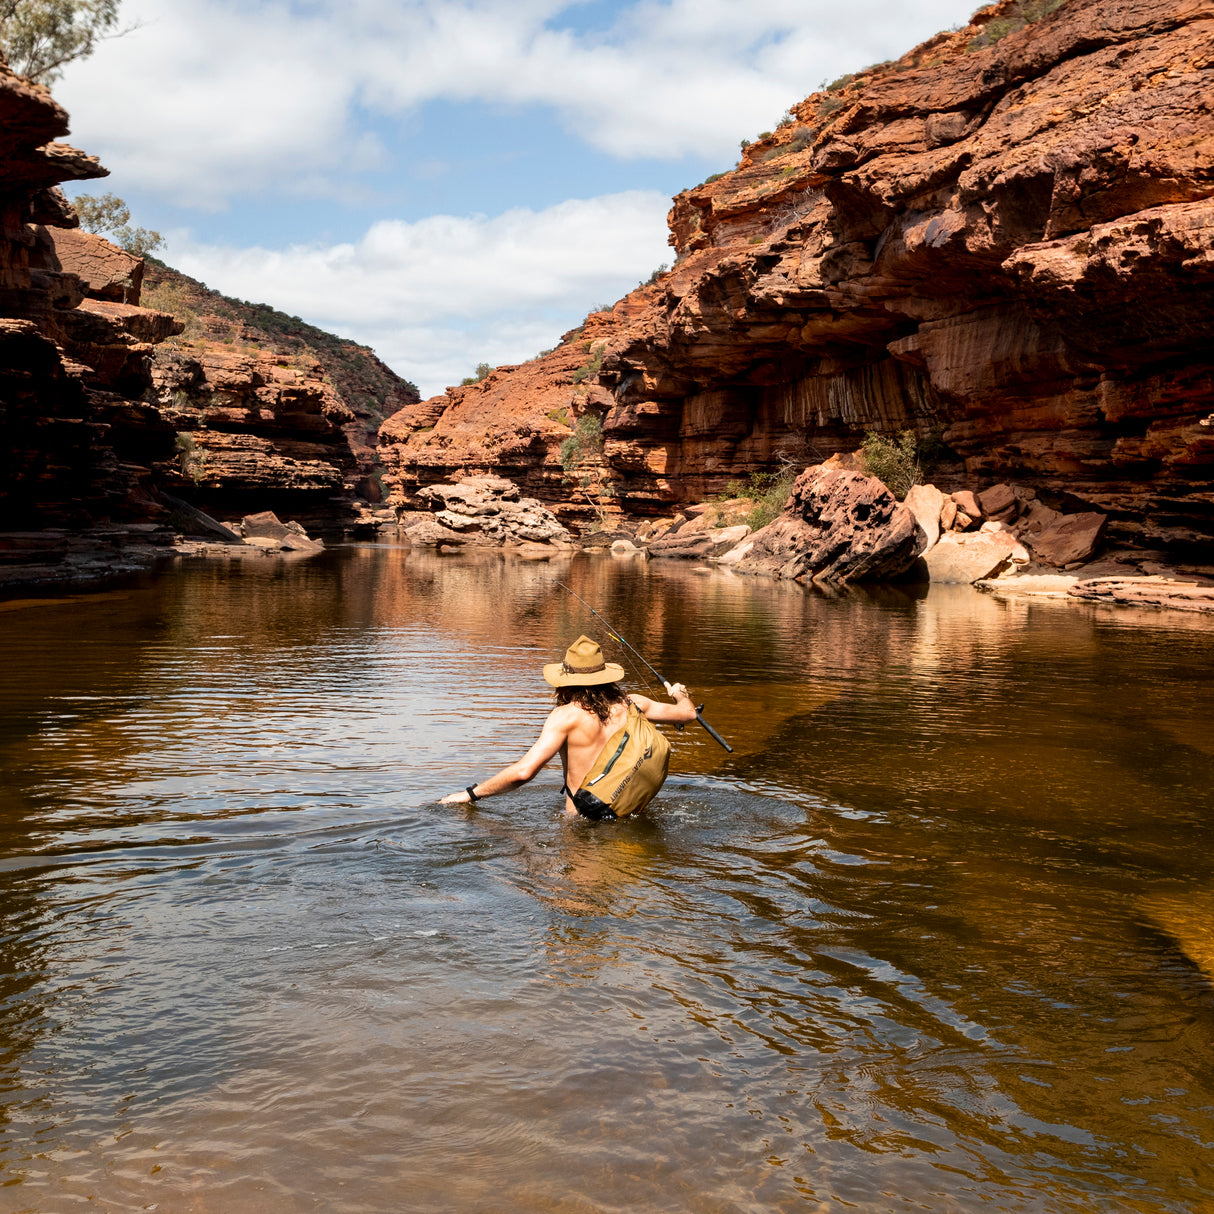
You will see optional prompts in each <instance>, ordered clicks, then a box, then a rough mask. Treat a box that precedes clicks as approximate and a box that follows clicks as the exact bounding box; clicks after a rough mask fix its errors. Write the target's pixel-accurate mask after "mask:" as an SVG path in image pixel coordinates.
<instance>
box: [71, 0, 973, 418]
mask: <svg viewBox="0 0 1214 1214" xmlns="http://www.w3.org/2000/svg"><path fill="white" fill-rule="evenodd" d="M974 6H975V0H963V2H960V3H959V2H958V0H849V2H848V3H842V4H841V3H839V2H838V0H573V2H570V0H124V3H123V6H122V15H121V20H122V25H123V27H124V28H125V29H126V32H125V33H124V34H122V36H120V37H115V38H111V39H108V40H107V41H105V42H103V43H102V44H101V45H100V47H99V49H98V50H97V52H96V53H95V54H94V55H93V56H92V57H91V58H89V59H87V60H83V61H81V62H79V63H76V64H72V65H70V66H69V67H68V68H67V70H66V71H65V73H64V75H63V78H62V80H60V81H59V82H58V83H57V84H56V85H54V88H53V91H54V94H55V96H56V98H57V99H58V100H59V101H60V102H61V104H63V105H64V106H65V107H66V108H67V110H68V112H69V114H70V115H71V125H72V133H71V135H70V136H69V142H71V143H72V144H74V145H75V146H76V147H79V148H81V149H83V150H84V151H86V152H89V153H90V154H92V155H96V156H99V157H100V158H101V162H102V163H103V164H104V165H105V166H106V167H107V168H108V169H109V170H110V172H111V175H110V176H109V177H108V178H106V179H105V180H103V181H99V182H89V183H85V184H84V185H82V186H80V187H69V189H68V193H69V194H73V195H74V194H77V193H81V192H83V193H90V194H99V193H103V192H110V193H114V194H117V195H118V196H120V197H121V198H123V199H125V200H126V202H127V203H128V205H129V206H130V208H131V211H132V219H133V222H134V223H136V224H138V225H140V226H143V227H147V228H152V229H155V230H156V231H159V232H160V233H161V234H162V235H163V236H164V238H165V247H164V248H163V249H161V250H160V251H159V253H158V256H161V257H163V259H164V260H165V261H167V262H168V263H169V264H170V265H173V266H175V267H177V268H178V269H180V270H182V271H183V272H185V273H187V274H190V275H192V276H193V277H195V278H198V279H201V280H202V281H203V282H205V283H206V284H207V285H208V286H209V287H213V288H214V289H216V290H219V291H222V292H224V293H225V294H228V295H234V296H236V297H237V298H241V299H247V300H249V301H251V302H256V303H268V304H271V305H273V306H274V307H276V308H279V309H281V310H282V311H284V312H287V313H289V314H291V315H296V316H300V317H302V318H303V319H304V320H306V321H309V322H310V323H312V324H315V325H319V326H321V327H322V328H325V329H329V330H331V331H332V332H335V333H338V334H340V335H342V336H344V337H351V338H354V339H355V340H357V341H360V342H363V343H365V344H367V345H369V346H372V347H373V348H374V349H375V350H376V352H377V353H378V354H379V356H380V357H381V358H382V359H383V360H384V361H385V362H387V363H388V365H389V366H391V367H392V368H393V369H394V370H395V371H396V372H397V373H398V374H400V375H402V376H404V377H405V378H407V379H410V380H412V381H413V382H414V383H416V384H417V385H418V387H419V388H420V389H421V392H422V395H423V397H426V396H430V395H433V394H435V393H438V392H441V391H442V390H443V389H444V388H445V387H446V386H447V385H449V384H453V383H458V382H459V381H460V379H462V378H463V377H464V376H466V375H469V374H471V373H472V372H473V370H474V368H475V366H476V364H477V363H480V362H488V363H491V364H493V365H495V366H496V365H500V364H502V363H514V362H521V361H523V360H525V359H527V358H530V357H532V356H533V355H535V354H537V353H538V352H539V351H540V350H541V349H546V348H548V347H551V346H554V345H556V344H557V341H558V340H559V338H560V335H561V334H562V333H563V332H565V331H566V330H568V329H571V328H573V327H575V326H576V325H577V324H579V323H580V322H581V320H582V319H583V318H584V317H585V315H586V313H587V312H588V311H591V310H592V309H593V308H595V307H596V306H597V305H600V304H605V303H611V302H613V301H615V300H616V299H618V298H620V296H622V295H624V294H625V293H626V292H627V291H629V290H631V289H632V288H633V287H635V286H636V285H637V283H638V282H639V281H641V280H642V279H645V278H648V277H649V275H650V274H651V272H652V271H653V270H655V269H656V268H657V267H658V266H659V265H660V264H662V263H668V262H670V261H671V260H672V259H673V251H672V250H671V249H670V248H669V246H668V245H667V229H666V213H667V211H668V210H669V207H670V199H671V197H672V196H673V195H674V194H675V193H677V192H678V191H679V190H682V189H685V188H687V187H688V186H692V185H695V184H696V183H698V182H700V181H702V180H703V179H704V178H705V177H706V176H708V174H710V173H715V172H720V171H723V170H725V169H729V168H732V167H733V165H734V164H735V163H736V162H737V158H738V153H739V141H740V140H742V139H753V138H754V137H755V135H756V134H757V133H758V132H759V131H761V130H770V129H772V128H773V127H774V126H775V124H776V123H777V122H778V121H779V118H780V115H781V114H782V113H783V112H784V111H785V110H786V109H787V108H788V107H789V106H790V105H792V104H795V103H796V102H798V101H800V100H802V99H803V98H804V97H807V96H808V95H809V94H810V93H812V92H813V91H814V90H815V89H817V88H819V87H820V86H821V85H822V83H823V82H824V81H829V80H833V79H834V78H835V77H837V76H839V75H842V74H843V73H844V72H851V71H855V70H857V69H858V68H862V67H864V66H866V65H867V64H869V63H874V62H878V61H881V60H884V59H889V58H894V57H896V56H898V55H901V54H902V53H903V52H905V51H907V50H909V49H910V48H911V47H912V46H914V45H915V44H916V43H918V42H921V41H923V40H924V39H926V38H928V37H930V36H931V35H932V34H934V33H936V32H937V31H938V30H941V29H947V28H949V27H952V26H956V25H959V24H964V23H965V22H966V21H967V20H968V18H969V16H970V13H971V12H972V11H973V9H974Z"/></svg>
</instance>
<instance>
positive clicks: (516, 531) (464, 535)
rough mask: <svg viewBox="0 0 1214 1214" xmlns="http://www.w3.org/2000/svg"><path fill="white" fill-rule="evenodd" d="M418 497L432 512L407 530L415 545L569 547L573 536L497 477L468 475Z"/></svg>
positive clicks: (541, 509)
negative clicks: (456, 481)
mask: <svg viewBox="0 0 1214 1214" xmlns="http://www.w3.org/2000/svg"><path fill="white" fill-rule="evenodd" d="M417 496H418V498H419V499H420V500H421V501H422V502H423V503H425V504H426V505H427V506H428V507H429V508H430V509H431V510H432V511H433V513H432V514H431V515H429V516H427V517H425V518H422V519H419V520H417V521H415V522H412V523H410V524H408V525H407V526H406V527H405V531H404V534H405V536H406V537H407V538H408V539H409V541H410V542H411V543H413V544H418V545H422V546H427V547H452V548H458V547H463V546H465V545H471V546H473V547H501V546H503V545H531V546H535V545H541V544H542V545H558V546H561V547H569V546H570V540H571V538H572V537H571V536H570V534H569V532H568V531H567V530H566V529H565V527H564V526H562V524H561V523H560V522H559V520H558V519H557V518H556V516H555V515H554V514H553V513H552V512H551V511H550V510H547V509H545V508H544V507H543V506H542V505H541V504H540V503H539V502H538V501H536V500H535V498H531V497H523V496H522V495H521V493H520V492H519V487H518V486H517V485H516V484H514V483H513V482H512V481H508V480H506V479H505V478H503V477H500V476H470V477H465V478H464V479H463V480H461V481H459V482H458V483H456V484H446V485H431V486H428V487H427V488H425V489H422V490H421V491H420V492H419V493H418V495H417Z"/></svg>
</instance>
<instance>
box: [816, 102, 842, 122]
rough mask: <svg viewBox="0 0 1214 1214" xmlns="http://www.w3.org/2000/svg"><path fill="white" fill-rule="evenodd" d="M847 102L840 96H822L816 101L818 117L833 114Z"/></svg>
mask: <svg viewBox="0 0 1214 1214" xmlns="http://www.w3.org/2000/svg"><path fill="white" fill-rule="evenodd" d="M846 106H847V102H846V101H844V100H843V98H842V97H824V98H823V99H822V100H821V101H819V102H818V117H819V118H825V117H826V115H827V114H833V113H835V112H836V111H837V110H841V109H845V108H846Z"/></svg>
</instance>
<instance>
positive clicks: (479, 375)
mask: <svg viewBox="0 0 1214 1214" xmlns="http://www.w3.org/2000/svg"><path fill="white" fill-rule="evenodd" d="M492 370H493V368H492V367H491V366H490V365H489V364H488V363H477V364H476V374H475V375H469V376H467V377H466V378H464V379H461V380H460V381H459V386H460V387H461V388H466V387H468V385H469V384H479V383H480V382H481V381H482V380H486V379H488V378H489V373H490V372H491V371H492Z"/></svg>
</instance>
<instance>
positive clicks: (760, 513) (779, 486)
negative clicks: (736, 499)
mask: <svg viewBox="0 0 1214 1214" xmlns="http://www.w3.org/2000/svg"><path fill="white" fill-rule="evenodd" d="M796 479H797V471H796V469H795V468H783V469H781V471H779V472H752V473H751V475H750V490H749V493H748V494H747V495H746V496H749V497H750V498H751V500H752V501H753V502H754V505H753V506H752V507H751V508H750V513H749V514H748V515H747V517H746V521H747V522H748V523H749V524H750V527H751V530H752V531H758V529H759V528H760V527H766V526H767V524H768V523H770V522H772V520H774V519H775V518H777V517H778V516H779V515H780V513H781V511H783V509H784V503H785V502H786V501H788V495H789V494H790V493H791V492H792V486H793V482H794V481H795V480H796Z"/></svg>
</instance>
